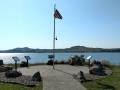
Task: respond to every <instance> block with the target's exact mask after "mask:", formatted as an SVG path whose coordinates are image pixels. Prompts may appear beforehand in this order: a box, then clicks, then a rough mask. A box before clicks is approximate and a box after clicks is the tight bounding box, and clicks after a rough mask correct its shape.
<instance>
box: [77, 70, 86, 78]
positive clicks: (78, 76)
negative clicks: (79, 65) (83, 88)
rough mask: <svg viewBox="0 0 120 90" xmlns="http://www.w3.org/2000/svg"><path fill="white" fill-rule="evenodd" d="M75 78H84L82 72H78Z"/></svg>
mask: <svg viewBox="0 0 120 90" xmlns="http://www.w3.org/2000/svg"><path fill="white" fill-rule="evenodd" d="M77 78H79V79H85V77H84V74H83V72H82V71H80V72H78V75H77Z"/></svg>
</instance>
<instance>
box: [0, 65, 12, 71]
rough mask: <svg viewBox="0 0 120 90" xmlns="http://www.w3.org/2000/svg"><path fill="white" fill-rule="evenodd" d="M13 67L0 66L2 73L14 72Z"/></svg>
mask: <svg viewBox="0 0 120 90" xmlns="http://www.w3.org/2000/svg"><path fill="white" fill-rule="evenodd" d="M12 69H13V67H12V66H7V65H1V66H0V72H6V71H9V70H12Z"/></svg>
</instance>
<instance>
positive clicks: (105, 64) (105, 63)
mask: <svg viewBox="0 0 120 90" xmlns="http://www.w3.org/2000/svg"><path fill="white" fill-rule="evenodd" d="M101 63H102V65H103V66H104V67H110V62H109V61H108V60H103V61H102V62H101Z"/></svg>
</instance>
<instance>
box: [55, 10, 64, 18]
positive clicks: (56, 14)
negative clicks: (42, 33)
mask: <svg viewBox="0 0 120 90" xmlns="http://www.w3.org/2000/svg"><path fill="white" fill-rule="evenodd" d="M54 17H55V18H58V19H62V16H61V14H60V13H59V11H58V10H57V9H56V10H55V13H54Z"/></svg>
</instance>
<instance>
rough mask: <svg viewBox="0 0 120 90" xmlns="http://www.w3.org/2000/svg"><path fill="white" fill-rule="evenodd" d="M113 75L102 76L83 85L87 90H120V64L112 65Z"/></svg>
mask: <svg viewBox="0 0 120 90" xmlns="http://www.w3.org/2000/svg"><path fill="white" fill-rule="evenodd" d="M111 70H112V71H113V75H110V76H106V77H104V78H100V79H98V80H94V81H91V82H84V83H82V85H83V86H84V87H85V88H86V89H87V90H120V66H111Z"/></svg>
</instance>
